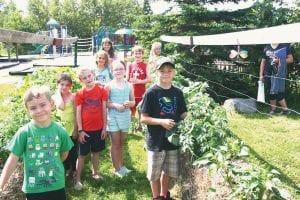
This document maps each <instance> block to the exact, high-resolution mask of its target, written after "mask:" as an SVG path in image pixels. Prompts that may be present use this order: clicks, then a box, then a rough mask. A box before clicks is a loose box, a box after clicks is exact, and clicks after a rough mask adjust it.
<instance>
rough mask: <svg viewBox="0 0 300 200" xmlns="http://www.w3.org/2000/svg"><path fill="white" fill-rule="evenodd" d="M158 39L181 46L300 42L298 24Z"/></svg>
mask: <svg viewBox="0 0 300 200" xmlns="http://www.w3.org/2000/svg"><path fill="white" fill-rule="evenodd" d="M160 39H161V40H162V41H165V42H173V43H178V44H183V45H253V44H270V43H294V42H300V23H294V24H286V25H280V26H273V27H268V28H260V29H253V30H247V31H238V32H231V33H222V34H214V35H203V36H167V35H162V36H160Z"/></svg>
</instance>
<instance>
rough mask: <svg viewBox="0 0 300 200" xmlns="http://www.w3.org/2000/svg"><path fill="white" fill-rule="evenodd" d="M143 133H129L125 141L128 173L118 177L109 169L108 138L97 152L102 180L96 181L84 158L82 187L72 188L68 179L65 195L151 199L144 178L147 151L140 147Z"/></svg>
mask: <svg viewBox="0 0 300 200" xmlns="http://www.w3.org/2000/svg"><path fill="white" fill-rule="evenodd" d="M144 142H145V139H144V136H143V135H141V134H140V133H139V134H137V135H135V134H128V137H127V144H126V155H125V162H124V164H125V165H126V167H127V168H129V169H133V172H131V173H130V175H128V176H126V177H123V178H119V177H117V176H116V175H114V174H113V173H112V163H111V161H110V157H109V147H110V146H109V145H110V144H109V140H107V147H106V150H105V151H104V152H101V154H100V174H101V175H102V176H103V177H104V180H103V181H100V182H96V181H95V180H93V179H92V178H91V163H90V162H89V160H90V159H89V158H87V160H86V162H85V168H84V172H83V175H82V183H83V185H84V189H83V190H82V191H76V190H74V188H73V186H74V184H73V181H72V179H71V178H69V179H68V181H67V187H66V190H67V193H68V198H69V199H72V200H77V199H78V200H82V199H84V200H96V199H97V200H98V199H101V200H102V199H103V200H105V199H118V200H122V199H124V200H125V199H126V200H135V199H137V200H138V199H140V200H142V199H151V196H152V195H151V190H150V185H149V182H148V180H147V178H146V168H147V158H146V151H145V150H144V149H143V146H144Z"/></svg>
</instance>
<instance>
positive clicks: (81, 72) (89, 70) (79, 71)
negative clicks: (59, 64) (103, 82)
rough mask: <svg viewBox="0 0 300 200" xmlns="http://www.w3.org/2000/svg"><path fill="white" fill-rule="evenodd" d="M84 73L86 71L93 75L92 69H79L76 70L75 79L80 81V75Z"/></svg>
mask: <svg viewBox="0 0 300 200" xmlns="http://www.w3.org/2000/svg"><path fill="white" fill-rule="evenodd" d="M86 71H88V72H91V73H94V71H93V70H92V69H90V68H89V67H79V68H78V69H77V73H76V74H77V77H78V78H79V80H80V78H81V75H82V74H83V73H84V72H86Z"/></svg>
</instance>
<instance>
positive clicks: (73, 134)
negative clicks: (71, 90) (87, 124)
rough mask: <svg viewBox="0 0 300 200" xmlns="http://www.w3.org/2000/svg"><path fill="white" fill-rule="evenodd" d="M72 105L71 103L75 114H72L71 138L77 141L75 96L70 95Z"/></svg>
mask: <svg viewBox="0 0 300 200" xmlns="http://www.w3.org/2000/svg"><path fill="white" fill-rule="evenodd" d="M72 103H73V106H74V110H75V113H74V115H75V116H74V122H73V123H74V130H73V133H72V138H73V139H77V138H78V128H77V114H76V112H77V111H76V104H75V95H74V94H72Z"/></svg>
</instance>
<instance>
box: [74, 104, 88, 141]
mask: <svg viewBox="0 0 300 200" xmlns="http://www.w3.org/2000/svg"><path fill="white" fill-rule="evenodd" d="M81 107H82V106H81V105H78V106H77V107H76V116H77V117H76V121H77V128H78V134H79V137H78V141H79V142H80V143H82V144H83V143H85V142H86V141H85V137H89V135H88V134H87V133H86V132H84V131H83V130H82V118H81Z"/></svg>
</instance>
